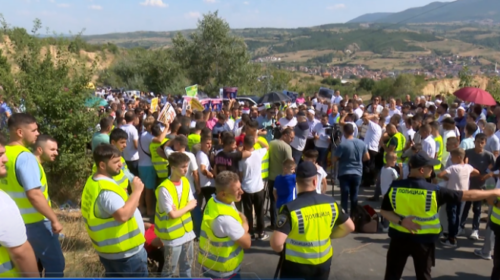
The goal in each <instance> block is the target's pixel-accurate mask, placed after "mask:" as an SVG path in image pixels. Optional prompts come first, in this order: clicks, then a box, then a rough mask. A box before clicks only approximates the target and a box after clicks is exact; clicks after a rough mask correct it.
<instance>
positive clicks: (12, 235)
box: [0, 191, 28, 248]
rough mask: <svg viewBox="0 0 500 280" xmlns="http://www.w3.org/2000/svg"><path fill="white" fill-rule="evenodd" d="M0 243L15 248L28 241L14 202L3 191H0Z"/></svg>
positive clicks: (19, 213)
mask: <svg viewBox="0 0 500 280" xmlns="http://www.w3.org/2000/svg"><path fill="white" fill-rule="evenodd" d="M0 221H2V223H1V224H0V245H1V246H3V247H5V248H15V247H18V246H21V245H23V244H24V243H26V241H28V237H27V235H26V226H25V225H24V221H23V218H22V217H21V212H19V208H18V207H17V205H16V203H15V202H14V200H12V198H10V196H9V195H8V194H6V193H5V192H4V191H0Z"/></svg>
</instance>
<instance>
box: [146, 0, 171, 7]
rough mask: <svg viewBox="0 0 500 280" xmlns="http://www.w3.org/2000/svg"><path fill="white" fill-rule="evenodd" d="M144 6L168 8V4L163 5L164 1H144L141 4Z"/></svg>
mask: <svg viewBox="0 0 500 280" xmlns="http://www.w3.org/2000/svg"><path fill="white" fill-rule="evenodd" d="M140 4H141V5H143V6H151V7H160V8H167V7H168V4H165V3H163V0H144V2H141V3H140Z"/></svg>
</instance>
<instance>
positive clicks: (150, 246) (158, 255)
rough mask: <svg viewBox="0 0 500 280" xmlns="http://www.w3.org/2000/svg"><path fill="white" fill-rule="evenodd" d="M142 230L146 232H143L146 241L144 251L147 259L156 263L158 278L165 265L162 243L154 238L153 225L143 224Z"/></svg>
mask: <svg viewBox="0 0 500 280" xmlns="http://www.w3.org/2000/svg"><path fill="white" fill-rule="evenodd" d="M144 228H145V229H146V232H144V238H145V239H146V242H145V243H144V249H146V252H147V253H148V259H149V260H150V261H152V262H157V263H158V270H157V271H156V272H157V273H158V276H160V273H161V271H162V269H163V265H164V264H165V257H164V252H165V249H164V248H163V242H161V239H160V238H158V237H157V236H156V234H155V225H154V224H151V223H148V222H144Z"/></svg>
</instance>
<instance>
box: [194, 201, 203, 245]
mask: <svg viewBox="0 0 500 280" xmlns="http://www.w3.org/2000/svg"><path fill="white" fill-rule="evenodd" d="M194 195H195V197H196V198H197V199H196V207H195V208H194V209H193V210H191V218H192V219H193V231H194V234H196V237H197V238H199V237H200V231H201V222H202V220H203V213H202V212H201V204H202V202H203V195H202V194H201V193H200V194H194Z"/></svg>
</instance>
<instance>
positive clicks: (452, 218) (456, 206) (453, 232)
mask: <svg viewBox="0 0 500 280" xmlns="http://www.w3.org/2000/svg"><path fill="white" fill-rule="evenodd" d="M461 210H462V202H458V203H447V204H446V214H447V215H448V237H450V238H455V237H457V233H458V227H459V226H460V211H461Z"/></svg>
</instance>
